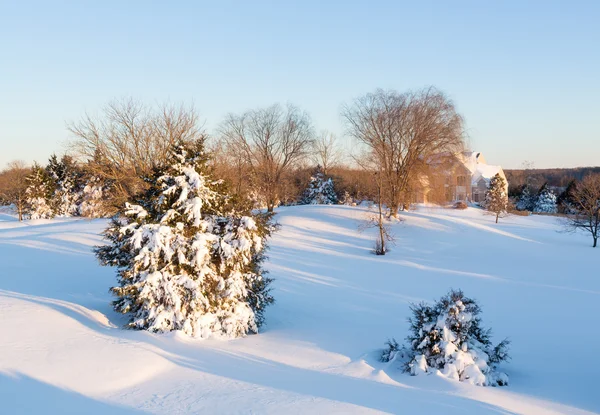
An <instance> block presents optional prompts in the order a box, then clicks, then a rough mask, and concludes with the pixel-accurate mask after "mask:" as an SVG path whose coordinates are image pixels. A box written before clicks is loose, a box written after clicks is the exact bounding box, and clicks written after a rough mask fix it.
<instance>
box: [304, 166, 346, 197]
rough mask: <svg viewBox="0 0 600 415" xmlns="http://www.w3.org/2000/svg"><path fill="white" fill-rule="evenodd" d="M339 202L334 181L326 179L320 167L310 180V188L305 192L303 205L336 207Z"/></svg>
mask: <svg viewBox="0 0 600 415" xmlns="http://www.w3.org/2000/svg"><path fill="white" fill-rule="evenodd" d="M337 201H338V200H337V195H336V194H335V189H334V188H333V180H331V178H327V179H326V178H325V175H324V174H323V171H322V170H321V167H320V166H318V167H317V169H316V170H315V173H314V174H313V175H312V176H311V178H310V183H309V184H308V188H307V189H306V190H305V191H304V195H303V197H302V200H301V203H302V204H304V205H335V204H336V203H337Z"/></svg>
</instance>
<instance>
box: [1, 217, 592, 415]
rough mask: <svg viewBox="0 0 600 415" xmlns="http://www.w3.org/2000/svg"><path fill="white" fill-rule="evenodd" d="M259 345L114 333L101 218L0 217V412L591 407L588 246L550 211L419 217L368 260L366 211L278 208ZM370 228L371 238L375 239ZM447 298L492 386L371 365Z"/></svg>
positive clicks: (575, 410)
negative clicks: (411, 323) (452, 293)
mask: <svg viewBox="0 0 600 415" xmlns="http://www.w3.org/2000/svg"><path fill="white" fill-rule="evenodd" d="M278 212H279V214H278V215H277V220H278V221H279V222H280V223H281V225H282V228H281V230H280V231H279V232H278V233H277V234H276V236H275V237H274V239H273V240H272V242H271V249H270V252H269V257H270V260H269V262H268V264H267V268H268V269H269V270H270V271H271V276H272V277H274V278H275V279H276V281H275V283H274V287H275V292H274V295H275V298H276V301H277V303H276V304H275V305H274V306H272V307H271V308H270V310H269V311H268V313H267V325H266V327H265V328H264V330H263V332H262V333H261V334H259V335H255V336H249V337H247V338H244V339H238V340H233V341H222V340H204V341H202V340H193V339H190V338H187V337H185V336H182V335H177V334H167V335H154V334H150V333H147V332H139V331H128V330H122V329H121V328H120V326H121V325H122V324H123V321H124V320H123V318H122V316H118V315H116V314H115V313H114V312H113V311H112V309H111V306H110V304H109V302H110V300H111V297H110V295H109V293H108V288H109V287H110V286H111V285H112V284H113V283H114V281H115V276H114V270H112V269H109V268H102V267H100V266H98V264H97V262H96V260H95V258H94V256H93V254H92V253H91V252H90V248H91V247H92V246H93V245H96V244H99V243H101V239H100V237H99V232H100V231H101V230H102V229H103V227H104V226H105V221H103V220H94V221H86V220H61V219H56V220H40V221H29V222H26V223H22V224H21V223H18V222H17V221H15V219H14V217H12V216H10V215H7V214H0V413H2V414H25V413H44V414H61V415H62V414H82V413H85V414H108V413H110V414H126V413H156V414H182V413H227V414H232V413H241V414H242V413H243V414H245V413H278V414H282V413H285V414H291V413H311V414H312V413H344V414H345V413H377V412H379V413H382V412H384V413H385V412H387V413H411V414H429V413H431V414H442V413H443V414H484V413H494V414H513V413H516V414H521V413H527V414H542V413H544V414H553V413H570V414H585V413H600V394H599V393H598V391H599V390H600V388H599V385H600V381H599V380H598V379H599V377H600V360H599V359H598V354H599V353H600V331H598V329H597V327H596V324H597V321H598V313H599V306H598V304H600V301H599V300H600V273H599V268H600V249H596V250H594V249H592V248H591V247H590V238H587V237H586V236H585V235H574V234H565V233H560V232H558V231H560V230H561V228H560V226H559V225H558V224H557V219H556V218H553V217H539V216H534V217H509V218H506V219H504V220H501V222H500V223H499V224H498V225H496V224H494V223H493V221H494V218H493V217H491V216H487V215H484V214H483V213H482V212H481V211H479V210H475V209H469V210H466V211H455V210H442V209H434V208H421V209H420V210H418V211H416V212H411V213H407V214H404V215H403V217H404V218H405V221H404V222H401V223H398V224H395V225H394V226H393V232H394V233H395V235H396V237H397V243H396V246H394V247H393V251H392V252H390V253H389V255H386V256H385V257H377V256H374V255H372V254H370V249H371V247H372V236H371V231H369V232H365V233H358V232H357V228H358V225H359V224H360V220H361V219H362V218H364V217H365V215H366V210H365V209H362V208H351V207H345V206H304V207H291V208H282V209H280V210H279V211H278ZM372 231H373V230H372ZM451 287H452V288H461V289H463V290H464V291H465V294H466V295H467V296H470V297H473V298H475V299H477V300H478V301H479V302H480V304H481V305H482V307H483V320H484V325H485V326H489V327H492V328H493V330H494V333H495V336H494V339H493V340H494V341H498V340H500V339H502V338H504V337H509V338H510V340H511V341H512V345H511V355H512V361H511V362H509V363H508V364H505V365H503V366H502V367H501V369H503V370H504V371H505V372H506V373H507V374H508V375H509V377H510V381H511V383H510V386H508V387H504V388H492V387H477V386H471V385H466V384H462V383H459V382H455V381H450V380H447V379H445V378H441V377H436V376H420V377H411V376H408V375H406V374H403V373H401V370H400V369H399V368H398V367H395V366H394V364H383V363H380V362H378V360H377V355H378V351H379V349H381V348H382V347H383V344H384V342H385V341H386V340H387V339H388V338H389V337H392V336H393V337H396V339H398V340H402V339H403V338H404V336H405V335H406V334H407V329H408V324H407V322H406V318H407V317H408V315H409V304H410V303H411V302H417V301H421V300H427V301H431V300H434V299H437V298H439V297H440V296H442V295H443V294H445V293H446V292H447V291H448V289H449V288H451Z"/></svg>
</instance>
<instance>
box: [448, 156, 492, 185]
mask: <svg viewBox="0 0 600 415" xmlns="http://www.w3.org/2000/svg"><path fill="white" fill-rule="evenodd" d="M459 158H460V159H461V161H462V162H463V164H464V165H465V167H466V168H468V169H469V171H470V172H471V174H472V176H471V184H472V185H474V184H477V183H478V182H479V180H481V179H482V178H483V179H484V180H485V181H486V182H489V181H490V179H491V178H492V177H494V176H495V175H496V174H497V173H500V172H502V167H500V166H494V165H491V164H487V163H486V161H485V158H484V157H483V155H482V154H481V153H478V152H476V151H465V152H463V153H461V155H460V156H459ZM501 175H502V176H503V174H501Z"/></svg>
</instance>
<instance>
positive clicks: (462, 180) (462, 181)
mask: <svg viewBox="0 0 600 415" xmlns="http://www.w3.org/2000/svg"><path fill="white" fill-rule="evenodd" d="M456 185H457V186H466V185H467V177H466V176H456Z"/></svg>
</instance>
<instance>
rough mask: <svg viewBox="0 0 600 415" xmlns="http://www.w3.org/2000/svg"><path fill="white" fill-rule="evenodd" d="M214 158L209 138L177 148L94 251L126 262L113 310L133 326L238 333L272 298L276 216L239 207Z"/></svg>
mask: <svg viewBox="0 0 600 415" xmlns="http://www.w3.org/2000/svg"><path fill="white" fill-rule="evenodd" d="M207 162H208V157H207V155H206V154H205V150H204V142H203V140H199V141H195V142H191V143H186V144H179V145H177V146H176V147H175V148H174V149H173V150H172V154H171V156H170V158H169V160H168V161H167V164H166V165H165V166H164V167H163V168H161V169H157V170H156V171H155V173H154V174H153V176H152V177H150V178H149V180H148V183H149V185H150V187H149V189H148V190H147V191H146V192H145V193H144V194H143V195H141V196H140V197H139V198H138V201H137V204H129V203H128V204H126V207H125V209H124V210H123V212H122V216H121V218H119V219H117V218H115V219H113V221H112V224H111V225H110V227H109V228H108V229H107V230H106V231H105V233H104V235H105V238H106V239H108V241H110V244H109V245H107V246H103V247H98V248H97V249H96V254H97V256H98V258H99V259H100V261H101V263H102V264H103V265H111V266H116V267H118V271H117V275H118V280H119V285H118V286H116V287H113V288H112V289H111V290H112V292H113V293H114V294H115V295H116V296H117V300H116V301H115V302H114V306H115V309H116V310H117V311H119V312H121V313H124V314H128V315H129V317H130V320H129V327H131V328H136V329H146V330H150V331H155V332H164V331H171V330H181V331H183V332H184V333H186V334H188V335H191V336H195V337H202V338H206V337H209V336H211V335H222V336H226V337H238V336H243V335H246V334H247V333H255V332H257V331H258V328H259V326H260V325H261V324H262V322H263V319H264V315H263V313H264V310H265V307H266V306H267V305H269V304H270V303H272V302H273V298H272V296H271V295H270V292H269V291H270V289H269V284H270V282H271V280H270V279H269V278H266V277H265V276H264V271H263V270H262V268H261V263H262V261H263V258H264V257H263V255H264V250H265V240H266V238H267V237H268V236H269V235H270V232H271V230H272V227H271V225H270V223H269V221H270V218H271V216H270V215H253V216H251V215H248V214H241V213H239V212H238V211H236V209H235V207H234V203H233V199H232V198H230V197H228V196H227V195H226V194H225V192H224V188H223V185H222V183H221V182H220V181H216V180H213V179H212V178H211V175H210V172H209V168H208V166H207ZM244 213H246V212H244Z"/></svg>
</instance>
